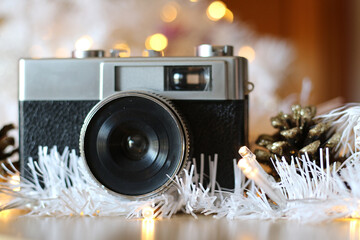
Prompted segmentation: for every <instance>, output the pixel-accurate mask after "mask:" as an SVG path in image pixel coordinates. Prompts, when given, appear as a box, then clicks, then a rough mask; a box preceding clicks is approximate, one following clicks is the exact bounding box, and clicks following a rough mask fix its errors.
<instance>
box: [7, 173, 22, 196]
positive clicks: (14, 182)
mask: <svg viewBox="0 0 360 240" xmlns="http://www.w3.org/2000/svg"><path fill="white" fill-rule="evenodd" d="M9 183H10V184H11V185H13V186H17V187H15V188H13V191H15V192H19V191H20V186H19V185H20V175H19V174H15V175H12V176H11V180H10V181H9Z"/></svg>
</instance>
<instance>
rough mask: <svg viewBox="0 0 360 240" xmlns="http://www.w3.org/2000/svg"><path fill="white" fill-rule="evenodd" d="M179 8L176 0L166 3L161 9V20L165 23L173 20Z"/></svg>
mask: <svg viewBox="0 0 360 240" xmlns="http://www.w3.org/2000/svg"><path fill="white" fill-rule="evenodd" d="M179 8H180V7H179V5H178V4H177V3H176V2H169V3H167V4H166V5H165V6H164V7H163V8H162V10H161V15H160V17H161V20H163V21H164V22H167V23H170V22H173V21H174V20H175V19H176V17H177V15H178V10H179Z"/></svg>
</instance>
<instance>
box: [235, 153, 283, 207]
mask: <svg viewBox="0 0 360 240" xmlns="http://www.w3.org/2000/svg"><path fill="white" fill-rule="evenodd" d="M239 154H240V155H241V156H242V159H240V160H239V162H238V167H239V168H240V169H241V171H242V172H243V173H244V175H245V176H246V177H247V178H249V179H251V180H253V181H254V182H255V183H256V185H258V186H259V187H261V188H262V189H263V190H264V191H265V193H266V194H267V195H268V196H269V198H271V199H272V200H273V201H274V202H276V203H277V204H278V205H284V204H285V203H286V199H285V197H284V195H282V194H281V193H280V192H279V191H277V190H276V189H274V187H273V186H272V184H273V183H274V182H275V180H274V179H273V178H272V177H271V176H270V175H269V174H267V173H266V172H265V171H264V169H263V168H262V167H261V166H260V164H259V163H258V161H256V156H255V155H254V154H253V153H252V152H251V151H250V149H248V148H247V147H246V146H243V147H241V148H240V149H239Z"/></svg>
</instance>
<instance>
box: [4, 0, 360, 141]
mask: <svg viewBox="0 0 360 240" xmlns="http://www.w3.org/2000/svg"><path fill="white" fill-rule="evenodd" d="M359 12H360V1H357V0H347V1H338V0H317V1H313V0H292V1H288V0H223V1H222V2H221V1H211V0H152V1H142V0H131V1H127V0H92V1H86V0H63V1H49V0H48V1H46V0H27V1H22V0H1V2H0V44H1V47H0V76H1V77H0V126H1V125H3V124H5V123H9V122H13V123H15V124H17V81H18V80H17V79H18V59H20V58H22V57H31V58H43V57H70V54H71V51H72V50H73V49H75V48H76V49H89V48H92V49H99V48H100V49H110V48H120V49H123V50H125V52H124V53H122V55H123V56H124V57H126V56H141V55H142V54H143V50H144V49H145V48H150V49H154V50H163V51H164V52H165V55H168V56H192V55H193V52H194V47H195V46H196V45H199V44H202V43H210V44H217V45H225V44H229V45H233V46H234V48H235V54H236V55H240V56H245V57H247V58H248V59H249V62H250V66H249V75H250V81H252V82H253V83H254V84H255V89H254V91H253V92H252V93H251V98H250V109H251V115H250V119H251V125H250V133H251V140H253V139H254V138H255V137H256V136H257V135H258V134H259V133H263V132H268V131H269V130H270V129H271V127H270V123H269V122H270V121H269V117H270V116H274V115H276V114H277V112H278V111H280V110H283V111H289V106H290V105H291V104H293V103H301V104H303V105H305V104H315V105H318V106H324V103H329V101H330V106H331V107H335V106H338V105H339V104H342V103H344V102H349V101H359V100H360V96H359V95H360V94H359V93H360V91H359V90H360V82H359V79H360V68H359V67H358V66H357V64H358V63H359V62H360V45H359V44H358V43H359V42H360V16H359V14H358V13H359ZM301 92H302V94H300V93H301ZM327 106H329V104H327ZM321 109H325V108H321Z"/></svg>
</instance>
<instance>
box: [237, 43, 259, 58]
mask: <svg viewBox="0 0 360 240" xmlns="http://www.w3.org/2000/svg"><path fill="white" fill-rule="evenodd" d="M238 55H239V56H241V57H245V58H247V60H249V62H252V61H254V59H255V55H256V54H255V50H254V49H253V48H252V47H250V46H243V47H241V48H240V50H239V53H238Z"/></svg>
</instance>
